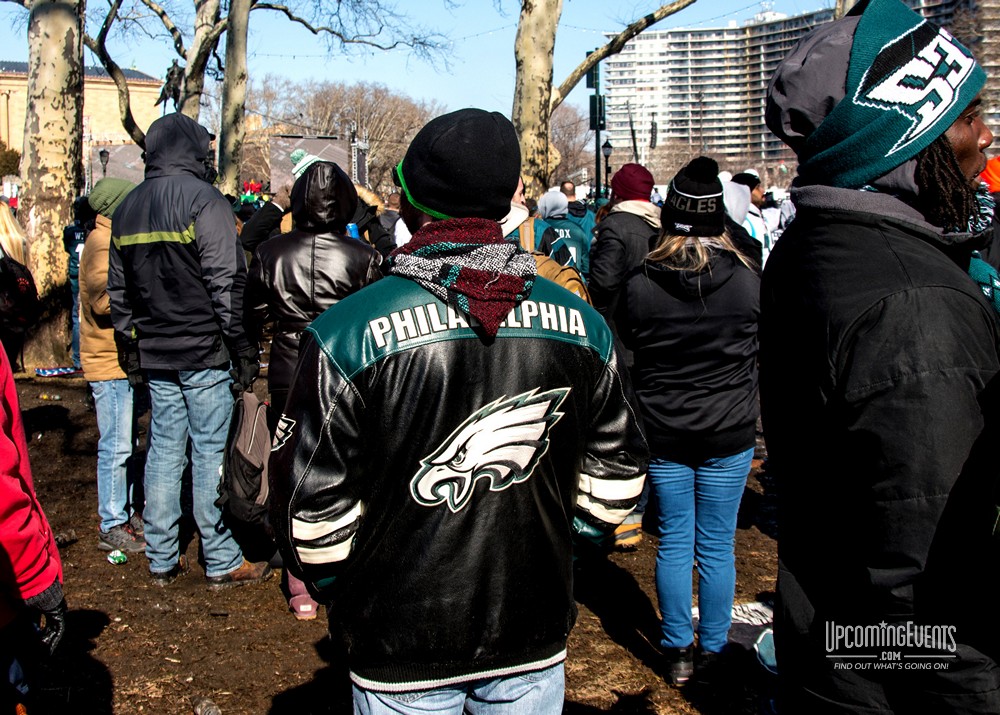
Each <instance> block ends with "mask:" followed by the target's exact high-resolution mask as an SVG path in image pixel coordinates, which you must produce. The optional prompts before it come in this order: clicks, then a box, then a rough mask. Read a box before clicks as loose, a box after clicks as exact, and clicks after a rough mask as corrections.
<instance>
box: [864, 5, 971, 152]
mask: <svg viewBox="0 0 1000 715" xmlns="http://www.w3.org/2000/svg"><path fill="white" fill-rule="evenodd" d="M975 66H976V61H975V60H974V59H973V58H972V57H970V56H968V55H967V54H965V52H964V51H963V50H962V48H961V47H960V46H959V45H958V44H957V43H956V42H955V40H954V38H952V36H951V35H950V34H948V32H947V31H945V30H939V29H938V28H937V27H935V26H934V25H931V24H930V23H929V22H926V21H925V22H922V23H921V24H919V25H917V26H916V27H914V28H913V29H912V30H910V31H909V32H907V33H905V34H904V35H902V36H900V37H898V38H896V39H895V40H893V41H892V42H890V43H889V44H887V45H886V46H885V47H883V48H882V49H881V50H880V51H879V53H878V55H877V56H876V57H875V60H874V61H873V62H872V65H871V67H869V68H868V69H867V70H866V71H865V75H864V77H863V78H862V80H861V84H860V85H859V87H858V91H857V92H856V93H855V95H854V103H855V104H858V105H861V106H865V107H872V108H875V109H882V110H885V111H887V112H888V111H892V112H898V113H899V114H902V115H903V116H904V117H907V118H908V119H910V120H912V124H911V126H910V128H909V130H907V131H906V132H905V133H904V134H903V136H901V137H900V138H899V140H898V141H897V142H896V144H895V145H894V146H893V147H892V148H891V149H890V150H889V152H888V154H886V156H891V155H892V154H894V153H895V152H897V151H899V150H900V149H903V148H905V147H907V146H908V145H910V144H912V143H913V142H915V141H917V140H919V139H920V138H921V137H922V136H924V135H925V134H926V133H927V132H928V131H929V130H930V129H931V128H933V127H934V125H935V124H936V123H937V121H938V120H939V119H941V117H943V116H944V115H945V114H947V113H948V110H950V109H951V108H952V107H953V106H954V104H955V102H956V101H958V98H959V89H960V88H961V86H962V83H963V82H965V80H966V79H968V78H969V75H970V74H972V70H973V69H974V68H975Z"/></svg>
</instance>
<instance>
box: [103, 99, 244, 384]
mask: <svg viewBox="0 0 1000 715" xmlns="http://www.w3.org/2000/svg"><path fill="white" fill-rule="evenodd" d="M209 144H210V137H209V133H208V130H207V129H205V128H204V127H202V126H201V125H199V124H198V123H197V122H196V121H194V120H193V119H191V118H190V117H186V116H184V115H183V114H168V115H166V116H165V117H161V118H160V119H157V120H156V121H155V122H153V124H152V125H151V126H150V128H149V132H148V133H147V134H146V179H145V181H143V182H142V183H141V184H139V185H138V186H137V187H136V188H135V189H133V190H132V191H131V192H130V193H129V195H128V196H126V197H125V200H124V201H122V203H121V205H120V206H119V207H118V208H117V209H116V210H115V214H114V217H113V219H112V224H111V250H110V253H109V256H108V262H109V270H108V296H109V297H110V298H111V318H112V320H113V322H114V325H115V331H116V332H117V333H119V334H120V335H123V336H129V337H131V336H132V333H133V330H134V332H135V335H136V337H137V338H138V340H139V350H140V353H141V356H142V358H141V359H142V367H143V368H159V369H165V370H198V369H203V368H211V367H219V366H221V365H224V364H225V363H226V362H227V361H228V360H229V356H230V353H232V352H242V351H244V350H245V349H247V348H248V347H249V344H248V342H247V338H246V335H245V332H244V329H243V290H244V288H245V286H246V275H247V274H246V270H247V269H246V258H245V257H244V255H243V251H242V249H241V248H240V244H239V241H238V239H237V237H236V222H235V221H234V220H233V211H232V207H231V206H230V204H229V202H228V201H227V200H226V198H225V197H224V196H223V195H222V194H221V193H219V191H218V189H216V188H215V187H213V186H212V185H211V184H210V183H208V181H207V180H206V178H207V176H208V164H209V162H210V160H211V150H210V148H209Z"/></svg>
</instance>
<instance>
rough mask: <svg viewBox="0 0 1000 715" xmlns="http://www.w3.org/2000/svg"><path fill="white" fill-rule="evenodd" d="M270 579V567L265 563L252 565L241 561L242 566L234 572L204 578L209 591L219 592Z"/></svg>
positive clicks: (244, 560)
mask: <svg viewBox="0 0 1000 715" xmlns="http://www.w3.org/2000/svg"><path fill="white" fill-rule="evenodd" d="M269 578H271V567H270V566H269V565H268V564H267V562H266V561H261V562H260V563H258V564H252V563H250V562H249V561H247V560H246V559H243V565H242V566H240V567H239V568H238V569H236V570H235V571H230V572H229V573H226V574H222V575H221V576H206V577H205V580H206V581H208V590H209V591H219V590H222V589H224V588H233V587H235V586H246V585H247V584H248V583H260V582H261V581H267V580H268V579H269Z"/></svg>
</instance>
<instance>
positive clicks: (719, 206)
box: [660, 156, 725, 236]
mask: <svg viewBox="0 0 1000 715" xmlns="http://www.w3.org/2000/svg"><path fill="white" fill-rule="evenodd" d="M660 222H661V223H662V224H663V229H664V231H666V232H667V233H668V234H673V235H688V236H721V235H722V233H723V231H724V230H725V206H724V205H723V203H722V182H721V181H719V165H718V164H717V163H716V162H715V160H714V159H709V158H708V157H707V156H699V157H698V158H697V159H692V160H691V163H690V164H688V165H687V166H685V167H684V168H683V169H681V170H680V171H679V172H677V176H675V177H674V179H673V181H671V182H670V188H669V189H668V190H667V199H666V201H664V202H663V208H662V209H661V211H660Z"/></svg>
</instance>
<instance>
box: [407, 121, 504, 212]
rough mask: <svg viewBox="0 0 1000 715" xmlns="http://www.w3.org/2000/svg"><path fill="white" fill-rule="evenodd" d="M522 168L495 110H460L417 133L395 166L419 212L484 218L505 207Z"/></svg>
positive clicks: (410, 200) (409, 198)
mask: <svg viewBox="0 0 1000 715" xmlns="http://www.w3.org/2000/svg"><path fill="white" fill-rule="evenodd" d="M520 172H521V147H520V144H518V141H517V132H515V131H514V125H513V124H511V123H510V120H509V119H507V118H506V117H505V116H503V115H502V114H500V113H499V112H487V111H485V110H483V109H460V110H458V111H457V112H451V113H450V114H444V115H442V116H440V117H437V118H436V119H432V120H431V121H430V122H428V123H427V124H426V125H425V126H424V128H423V129H421V130H420V131H419V132H417V135H416V136H415V137H414V138H413V141H412V142H411V143H410V146H409V148H408V149H407V150H406V156H404V157H403V160H402V161H401V162H399V164H398V165H397V166H396V169H395V171H394V174H395V177H394V178H395V180H396V183H397V184H398V185H399V187H400V188H402V190H403V193H405V194H406V198H407V199H408V200H409V202H410V203H411V204H412V205H413V207H414V208H416V209H417V210H419V211H422V212H423V213H425V214H427V215H428V216H433V217H434V218H438V219H449V218H473V217H475V218H488V219H493V220H494V221H499V220H500V219H502V218H503V217H504V216H506V215H507V213H508V212H509V211H510V208H511V207H510V200H511V197H513V196H514V192H515V191H516V190H517V182H518V180H519V179H520Z"/></svg>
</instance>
